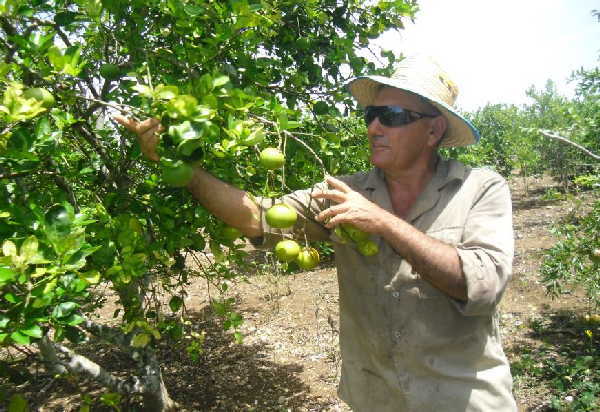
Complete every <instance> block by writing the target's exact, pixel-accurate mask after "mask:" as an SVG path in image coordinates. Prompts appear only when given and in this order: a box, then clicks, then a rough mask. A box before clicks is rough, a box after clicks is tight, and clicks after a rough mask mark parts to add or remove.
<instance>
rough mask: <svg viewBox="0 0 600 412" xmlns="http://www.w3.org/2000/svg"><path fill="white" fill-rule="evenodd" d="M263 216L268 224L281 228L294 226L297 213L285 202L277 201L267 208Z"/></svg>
mask: <svg viewBox="0 0 600 412" xmlns="http://www.w3.org/2000/svg"><path fill="white" fill-rule="evenodd" d="M265 218H266V220H267V223H268V224H269V226H271V227H274V228H279V229H283V228H286V227H291V226H294V223H296V219H298V215H297V213H296V211H295V210H294V209H292V208H291V207H290V206H288V205H286V204H285V203H277V204H275V205H273V206H272V207H270V208H269V210H267V213H266V215H265Z"/></svg>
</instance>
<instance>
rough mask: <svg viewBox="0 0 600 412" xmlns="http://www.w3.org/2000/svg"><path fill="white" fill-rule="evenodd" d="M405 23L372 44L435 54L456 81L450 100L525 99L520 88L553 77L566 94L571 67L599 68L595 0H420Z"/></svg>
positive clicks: (468, 103)
mask: <svg viewBox="0 0 600 412" xmlns="http://www.w3.org/2000/svg"><path fill="white" fill-rule="evenodd" d="M418 3H419V6H420V11H419V12H418V13H417V15H416V16H415V19H414V24H413V23H411V22H410V20H406V21H405V29H404V30H400V32H399V33H398V32H396V31H393V32H388V33H386V34H384V36H382V38H381V39H380V40H379V41H378V43H379V44H380V45H381V46H382V47H383V48H385V49H392V50H394V51H395V52H397V51H398V50H400V51H402V52H403V54H408V53H411V52H420V53H424V54H429V55H430V56H432V57H433V58H435V59H436V60H437V61H438V62H439V63H440V64H441V66H442V67H444V70H446V71H447V72H448V74H449V75H450V77H451V78H452V79H454V81H455V83H457V84H458V87H459V90H460V94H459V97H458V100H457V105H458V106H459V107H460V108H461V109H463V110H467V111H473V110H476V109H477V108H479V107H481V106H484V105H485V104H486V103H488V102H489V103H512V104H516V105H520V104H527V103H530V102H531V100H530V99H529V98H528V97H527V96H526V94H525V91H526V90H527V89H528V88H529V87H530V86H532V85H534V86H535V87H536V88H537V89H542V88H544V86H545V84H546V81H547V80H548V79H552V80H553V81H554V82H555V83H556V86H557V90H558V92H559V94H561V95H564V96H567V97H572V96H573V87H574V84H573V82H571V83H568V81H567V80H568V78H569V77H570V75H571V73H572V72H573V71H575V70H577V69H579V68H581V67H584V68H586V69H590V68H593V67H596V66H600V61H599V60H598V57H599V56H600V22H598V19H597V18H596V17H595V16H593V15H592V14H591V11H592V10H600V0H451V1H450V0H419V1H418Z"/></svg>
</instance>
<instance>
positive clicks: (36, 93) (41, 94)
mask: <svg viewBox="0 0 600 412" xmlns="http://www.w3.org/2000/svg"><path fill="white" fill-rule="evenodd" d="M23 97H25V98H26V99H35V100H37V101H38V102H41V103H42V106H43V107H45V108H46V109H49V108H50V107H52V106H54V102H55V101H54V96H52V93H50V92H49V91H48V90H46V89H44V88H42V87H33V88H31V89H27V90H25V91H24V92H23Z"/></svg>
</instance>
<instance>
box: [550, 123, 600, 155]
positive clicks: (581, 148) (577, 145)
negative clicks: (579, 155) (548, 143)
mask: <svg viewBox="0 0 600 412" xmlns="http://www.w3.org/2000/svg"><path fill="white" fill-rule="evenodd" d="M539 132H540V133H541V134H542V135H544V136H546V137H549V138H551V139H556V140H560V141H561V142H563V143H568V144H570V145H571V146H575V147H576V148H578V149H579V150H581V151H582V152H584V153H585V154H587V155H588V156H591V157H593V158H594V159H596V160H600V156H598V155H597V154H594V153H592V152H590V151H589V150H588V149H586V148H585V147H583V146H581V145H579V144H577V143H575V142H572V141H570V140H569V139H567V138H566V137H562V136H559V135H557V134H554V133H552V132H550V131H548V130H540V131H539Z"/></svg>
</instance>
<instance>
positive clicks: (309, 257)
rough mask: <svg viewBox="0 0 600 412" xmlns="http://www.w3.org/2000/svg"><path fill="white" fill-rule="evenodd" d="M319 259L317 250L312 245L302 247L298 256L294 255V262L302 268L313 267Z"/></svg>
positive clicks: (308, 268)
mask: <svg viewBox="0 0 600 412" xmlns="http://www.w3.org/2000/svg"><path fill="white" fill-rule="evenodd" d="M319 261H320V257H319V252H318V251H317V249H315V248H312V247H305V248H303V249H302V250H301V251H300V253H298V256H297V257H296V262H297V263H298V266H300V267H301V268H302V269H304V270H310V269H313V268H315V267H316V266H317V265H318V264H319Z"/></svg>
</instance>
